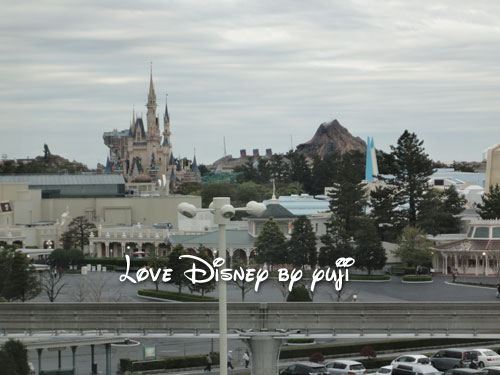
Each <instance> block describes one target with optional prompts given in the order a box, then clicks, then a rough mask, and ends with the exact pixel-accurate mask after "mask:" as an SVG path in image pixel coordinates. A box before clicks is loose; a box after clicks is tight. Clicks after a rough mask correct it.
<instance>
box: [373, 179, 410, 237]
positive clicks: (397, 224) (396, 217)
mask: <svg viewBox="0 0 500 375" xmlns="http://www.w3.org/2000/svg"><path fill="white" fill-rule="evenodd" d="M370 205H371V208H372V210H371V211H370V216H371V217H372V219H373V221H374V223H375V227H376V229H377V232H378V235H379V237H380V239H381V240H382V241H388V242H395V241H396V240H397V238H398V236H399V234H400V232H401V229H402V228H401V214H400V211H398V210H397V206H398V204H397V202H396V197H395V192H394V189H393V188H392V187H391V186H377V187H376V188H375V190H372V191H371V192H370Z"/></svg>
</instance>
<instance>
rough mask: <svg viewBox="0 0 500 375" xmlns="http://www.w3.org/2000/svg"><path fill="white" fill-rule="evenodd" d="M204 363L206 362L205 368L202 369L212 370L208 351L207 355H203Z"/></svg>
mask: <svg viewBox="0 0 500 375" xmlns="http://www.w3.org/2000/svg"><path fill="white" fill-rule="evenodd" d="M205 363H206V364H207V366H206V367H205V369H204V370H203V371H208V372H211V371H212V357H211V356H210V353H208V354H207V356H206V357H205Z"/></svg>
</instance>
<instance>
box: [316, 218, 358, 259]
mask: <svg viewBox="0 0 500 375" xmlns="http://www.w3.org/2000/svg"><path fill="white" fill-rule="evenodd" d="M325 225H326V233H325V234H324V235H323V236H321V242H322V243H323V246H322V247H321V249H320V252H319V257H318V263H319V265H320V266H321V267H326V266H330V267H335V261H336V260H337V259H338V258H340V257H344V258H346V257H354V248H353V242H352V241H351V239H352V237H351V236H350V235H349V234H348V233H347V232H346V230H345V229H344V228H343V226H342V225H341V223H339V222H337V221H336V220H335V219H334V217H333V215H332V216H331V217H330V219H329V220H328V221H327V222H326V224H325Z"/></svg>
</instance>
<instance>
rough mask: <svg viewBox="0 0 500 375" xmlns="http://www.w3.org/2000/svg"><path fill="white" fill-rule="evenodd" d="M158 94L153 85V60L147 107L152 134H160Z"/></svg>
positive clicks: (149, 132) (149, 128)
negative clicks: (157, 108)
mask: <svg viewBox="0 0 500 375" xmlns="http://www.w3.org/2000/svg"><path fill="white" fill-rule="evenodd" d="M156 107H157V105H156V94H155V88H154V85H153V63H152V62H151V70H150V72H149V94H148V103H147V104H146V108H147V109H148V113H147V115H146V117H147V121H148V134H149V135H150V136H159V135H160V134H159V133H160V129H159V126H158V124H157V120H156Z"/></svg>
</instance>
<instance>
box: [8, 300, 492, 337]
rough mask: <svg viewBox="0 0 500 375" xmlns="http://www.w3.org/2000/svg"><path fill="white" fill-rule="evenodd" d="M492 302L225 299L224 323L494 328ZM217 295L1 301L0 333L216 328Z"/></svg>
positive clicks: (339, 329)
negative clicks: (213, 298)
mask: <svg viewBox="0 0 500 375" xmlns="http://www.w3.org/2000/svg"><path fill="white" fill-rule="evenodd" d="M499 311H500V305H499V304H498V302H497V303H494V302H492V303H487V302H486V303H436V302H415V303H359V302H353V303H229V304H228V330H249V329H252V330H253V331H259V330H262V329H264V330H276V329H279V330H302V331H309V330H311V331H312V330H314V331H316V332H319V331H321V332H330V333H331V332H333V333H335V332H336V333H339V334H341V333H358V334H363V333H366V334H369V333H380V332H388V333H390V332H392V333H412V332H422V333H429V332H435V333H444V332H446V333H450V334H454V333H464V332H468V333H474V334H475V333H499V332H500V314H499ZM218 325H219V321H218V304H217V303H1V304H0V334H1V331H2V330H3V331H4V333H9V332H10V333H12V332H26V331H30V332H36V331H47V330H51V331H61V330H66V331H85V330H115V331H117V332H119V331H127V332H133V331H139V332H140V331H149V332H165V331H175V332H177V333H178V332H182V331H184V332H192V331H194V330H197V331H199V332H200V333H203V332H217V330H218Z"/></svg>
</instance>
